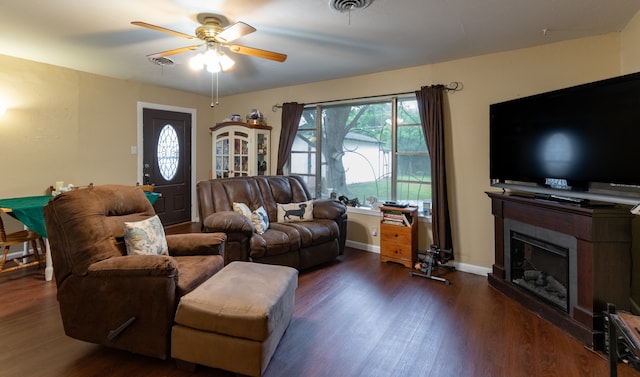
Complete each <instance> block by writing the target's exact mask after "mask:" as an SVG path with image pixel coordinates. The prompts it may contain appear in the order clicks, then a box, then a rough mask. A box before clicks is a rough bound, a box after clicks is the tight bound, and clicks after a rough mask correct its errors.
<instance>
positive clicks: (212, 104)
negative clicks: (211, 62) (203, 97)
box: [211, 72, 220, 108]
mask: <svg viewBox="0 0 640 377" xmlns="http://www.w3.org/2000/svg"><path fill="white" fill-rule="evenodd" d="M215 75H216V101H215V103H214V102H213V72H211V108H213V107H214V106H217V105H219V104H220V102H219V101H218V72H216V73H215Z"/></svg>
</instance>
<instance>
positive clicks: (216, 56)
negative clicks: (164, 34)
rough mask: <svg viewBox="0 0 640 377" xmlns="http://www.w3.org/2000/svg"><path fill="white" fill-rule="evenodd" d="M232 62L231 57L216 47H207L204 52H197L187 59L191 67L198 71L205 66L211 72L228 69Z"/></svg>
mask: <svg viewBox="0 0 640 377" xmlns="http://www.w3.org/2000/svg"><path fill="white" fill-rule="evenodd" d="M234 64H235V62H234V61H233V59H231V58H230V57H228V56H227V55H225V54H223V53H222V52H220V51H219V50H218V49H217V47H207V51H206V52H205V53H204V54H203V53H198V54H196V55H195V56H194V57H192V58H191V59H190V60H189V67H191V69H193V70H196V71H200V70H202V69H203V68H205V67H206V68H207V71H209V72H211V73H216V72H220V71H226V70H229V69H231V67H233V65H234Z"/></svg>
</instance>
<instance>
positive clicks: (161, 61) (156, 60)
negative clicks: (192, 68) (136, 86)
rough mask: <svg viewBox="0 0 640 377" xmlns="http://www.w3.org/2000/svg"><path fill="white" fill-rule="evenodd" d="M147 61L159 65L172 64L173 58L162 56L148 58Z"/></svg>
mask: <svg viewBox="0 0 640 377" xmlns="http://www.w3.org/2000/svg"><path fill="white" fill-rule="evenodd" d="M149 61H150V62H151V63H153V64H157V65H159V66H162V67H164V66H171V65H173V64H174V63H173V60H171V59H169V58H165V57H163V56H161V57H159V58H149Z"/></svg>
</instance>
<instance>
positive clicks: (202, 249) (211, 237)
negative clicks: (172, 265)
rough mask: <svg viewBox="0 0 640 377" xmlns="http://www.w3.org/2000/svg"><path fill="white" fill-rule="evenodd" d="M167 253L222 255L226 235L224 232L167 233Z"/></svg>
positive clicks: (173, 254) (175, 254) (174, 254)
mask: <svg viewBox="0 0 640 377" xmlns="http://www.w3.org/2000/svg"><path fill="white" fill-rule="evenodd" d="M166 237H167V246H168V247H169V255H171V256H185V255H222V256H224V243H225V240H226V239H227V235H226V234H224V233H186V234H168V235H167V236H166Z"/></svg>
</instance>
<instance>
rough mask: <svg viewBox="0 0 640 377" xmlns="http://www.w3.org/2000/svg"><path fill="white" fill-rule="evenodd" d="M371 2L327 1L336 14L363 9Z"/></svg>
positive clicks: (352, 0)
mask: <svg viewBox="0 0 640 377" xmlns="http://www.w3.org/2000/svg"><path fill="white" fill-rule="evenodd" d="M372 2H373V0H329V7H331V9H334V10H337V11H338V12H350V11H352V10H356V9H364V8H366V7H368V6H369V5H371V3H372Z"/></svg>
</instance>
